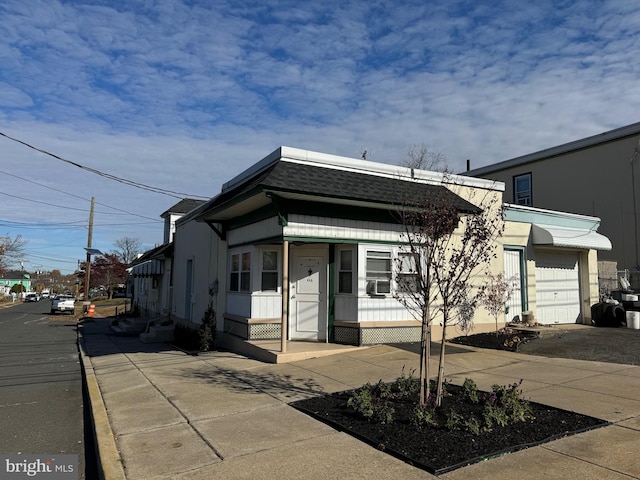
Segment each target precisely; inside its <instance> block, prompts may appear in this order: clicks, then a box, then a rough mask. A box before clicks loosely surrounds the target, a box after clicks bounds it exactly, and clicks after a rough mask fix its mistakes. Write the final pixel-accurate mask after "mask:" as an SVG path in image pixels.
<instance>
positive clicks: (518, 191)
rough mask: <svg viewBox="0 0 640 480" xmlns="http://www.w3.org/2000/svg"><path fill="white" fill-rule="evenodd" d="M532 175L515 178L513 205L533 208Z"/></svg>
mask: <svg viewBox="0 0 640 480" xmlns="http://www.w3.org/2000/svg"><path fill="white" fill-rule="evenodd" d="M531 190H532V188H531V174H530V173H525V174H523V175H516V176H514V177H513V203H515V204H516V205H526V206H529V207H530V206H532V205H533V201H532V195H531Z"/></svg>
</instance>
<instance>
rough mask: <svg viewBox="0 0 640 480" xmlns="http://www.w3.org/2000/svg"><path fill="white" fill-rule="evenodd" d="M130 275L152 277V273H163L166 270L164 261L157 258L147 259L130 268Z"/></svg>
mask: <svg viewBox="0 0 640 480" xmlns="http://www.w3.org/2000/svg"><path fill="white" fill-rule="evenodd" d="M128 270H129V275H131V276H132V277H151V276H152V275H162V272H163V271H164V266H163V262H162V261H160V260H157V259H152V260H147V261H146V262H142V263H138V264H137V265H134V266H133V267H131V268H129V269H128Z"/></svg>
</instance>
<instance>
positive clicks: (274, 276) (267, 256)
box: [260, 250, 278, 292]
mask: <svg viewBox="0 0 640 480" xmlns="http://www.w3.org/2000/svg"><path fill="white" fill-rule="evenodd" d="M260 289H261V290H262V291H263V292H275V291H277V290H278V252H277V251H274V250H263V251H262V279H261V286H260Z"/></svg>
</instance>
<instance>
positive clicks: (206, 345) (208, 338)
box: [200, 303, 218, 352]
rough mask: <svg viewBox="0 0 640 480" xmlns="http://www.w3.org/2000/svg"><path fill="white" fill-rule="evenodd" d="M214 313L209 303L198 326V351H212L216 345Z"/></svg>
mask: <svg viewBox="0 0 640 480" xmlns="http://www.w3.org/2000/svg"><path fill="white" fill-rule="evenodd" d="M217 323H218V322H217V319H216V311H215V310H214V309H213V305H212V304H211V303H209V306H208V307H207V310H206V311H205V312H204V315H203V317H202V325H201V326H200V350H201V351H203V352H208V351H210V350H213V348H214V346H215V343H216V328H217Z"/></svg>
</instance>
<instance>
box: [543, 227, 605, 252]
mask: <svg viewBox="0 0 640 480" xmlns="http://www.w3.org/2000/svg"><path fill="white" fill-rule="evenodd" d="M531 237H532V241H533V244H534V245H540V246H543V245H544V246H550V247H565V248H582V249H589V250H611V241H610V240H609V239H608V238H607V237H605V236H604V235H602V234H600V233H598V232H596V231H594V230H589V229H586V228H569V227H558V226H556V225H544V224H536V223H533V224H531Z"/></svg>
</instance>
